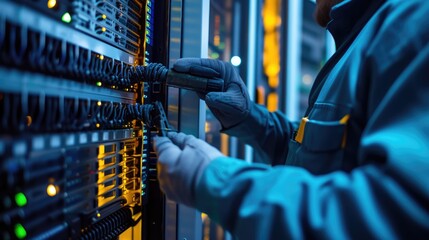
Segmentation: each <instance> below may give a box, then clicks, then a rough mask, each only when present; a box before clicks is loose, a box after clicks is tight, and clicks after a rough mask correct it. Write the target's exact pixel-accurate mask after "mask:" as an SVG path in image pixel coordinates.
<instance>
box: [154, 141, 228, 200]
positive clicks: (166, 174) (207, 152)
mask: <svg viewBox="0 0 429 240" xmlns="http://www.w3.org/2000/svg"><path fill="white" fill-rule="evenodd" d="M170 139H171V140H170ZM154 149H155V151H156V153H157V155H158V164H157V167H158V181H159V186H160V188H161V190H162V191H163V192H164V193H165V195H166V196H167V198H169V199H171V200H173V201H175V202H178V203H182V204H185V205H188V206H194V202H195V193H194V191H195V187H196V184H197V181H198V179H199V177H200V176H201V175H202V173H203V171H204V169H205V168H206V167H207V165H208V164H209V163H210V162H211V161H212V160H214V159H216V158H218V157H221V156H223V154H222V153H221V152H219V150H217V149H216V148H214V147H212V146H210V145H209V144H208V143H206V142H204V141H203V140H201V139H197V138H195V137H194V136H192V135H186V134H184V133H169V134H168V137H156V138H155V139H154Z"/></svg>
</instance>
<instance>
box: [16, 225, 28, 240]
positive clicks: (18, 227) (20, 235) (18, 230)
mask: <svg viewBox="0 0 429 240" xmlns="http://www.w3.org/2000/svg"><path fill="white" fill-rule="evenodd" d="M15 236H16V237H17V238H19V239H23V238H25V237H26V236H27V231H25V228H24V227H23V226H22V225H21V224H19V223H18V224H16V225H15Z"/></svg>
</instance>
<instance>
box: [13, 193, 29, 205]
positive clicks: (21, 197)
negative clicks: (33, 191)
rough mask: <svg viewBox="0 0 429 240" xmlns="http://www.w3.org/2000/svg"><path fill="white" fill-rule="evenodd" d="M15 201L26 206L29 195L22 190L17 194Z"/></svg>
mask: <svg viewBox="0 0 429 240" xmlns="http://www.w3.org/2000/svg"><path fill="white" fill-rule="evenodd" d="M15 203H16V205H17V206H18V207H24V206H25V205H27V197H26V196H25V194H24V193H22V192H20V193H17V194H16V195H15Z"/></svg>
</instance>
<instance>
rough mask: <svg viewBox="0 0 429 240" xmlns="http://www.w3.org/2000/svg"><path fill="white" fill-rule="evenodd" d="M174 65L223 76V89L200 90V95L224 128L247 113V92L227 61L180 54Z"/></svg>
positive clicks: (200, 73) (181, 69)
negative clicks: (208, 91)
mask: <svg viewBox="0 0 429 240" xmlns="http://www.w3.org/2000/svg"><path fill="white" fill-rule="evenodd" d="M173 69H174V70H175V71H177V72H182V73H189V74H192V75H195V76H201V77H208V78H214V77H216V78H222V79H223V80H224V84H225V86H224V87H225V88H224V89H225V92H210V93H207V94H206V95H204V94H202V93H199V97H200V98H201V99H203V100H205V101H206V104H207V106H208V107H209V108H210V110H211V111H212V112H213V114H214V115H215V117H216V118H217V119H218V120H219V121H220V123H221V124H222V127H223V128H224V129H228V128H230V127H233V126H235V125H237V124H238V123H240V122H242V121H243V120H244V119H245V118H246V117H247V115H248V114H249V111H250V107H251V102H250V98H249V93H248V92H247V88H246V85H244V83H243V80H241V77H240V75H239V74H238V72H237V71H236V70H235V68H234V67H233V66H232V65H231V64H230V63H227V62H222V61H219V60H213V59H201V58H183V59H179V60H177V61H176V62H175V63H174V65H173Z"/></svg>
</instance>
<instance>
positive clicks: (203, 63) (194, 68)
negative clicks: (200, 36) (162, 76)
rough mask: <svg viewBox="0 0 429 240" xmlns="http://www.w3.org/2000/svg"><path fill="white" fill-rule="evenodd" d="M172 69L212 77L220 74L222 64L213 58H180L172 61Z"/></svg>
mask: <svg viewBox="0 0 429 240" xmlns="http://www.w3.org/2000/svg"><path fill="white" fill-rule="evenodd" d="M173 69H174V70H175V71H177V72H184V73H190V74H192V75H196V76H202V77H208V78H214V77H220V76H221V72H223V65H222V64H221V63H220V62H219V61H218V60H213V59H201V58H182V59H178V60H177V61H176V62H175V63H174V65H173Z"/></svg>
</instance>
